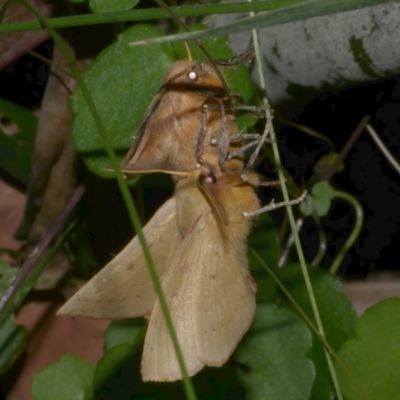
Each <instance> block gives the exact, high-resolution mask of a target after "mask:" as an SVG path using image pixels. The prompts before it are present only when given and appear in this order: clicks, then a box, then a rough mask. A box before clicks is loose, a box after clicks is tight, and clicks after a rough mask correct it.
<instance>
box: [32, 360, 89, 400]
mask: <svg viewBox="0 0 400 400" xmlns="http://www.w3.org/2000/svg"><path fill="white" fill-rule="evenodd" d="M94 371H95V366H94V365H93V364H91V363H88V362H86V361H85V360H84V359H82V358H81V357H79V356H76V355H74V354H64V355H63V356H62V357H61V359H60V361H59V362H57V363H55V364H52V365H49V366H48V367H46V368H44V369H43V370H41V371H40V372H39V373H38V374H36V375H35V376H34V377H33V379H32V387H31V395H32V397H33V399H35V400H54V399H57V400H88V399H92V398H93V376H94Z"/></svg>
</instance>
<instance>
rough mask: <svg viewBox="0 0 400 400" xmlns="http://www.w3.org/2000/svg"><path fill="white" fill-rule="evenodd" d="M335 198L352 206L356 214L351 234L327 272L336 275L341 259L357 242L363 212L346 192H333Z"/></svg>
mask: <svg viewBox="0 0 400 400" xmlns="http://www.w3.org/2000/svg"><path fill="white" fill-rule="evenodd" d="M335 198H337V199H341V200H344V201H347V202H348V203H350V204H351V205H352V206H353V209H354V211H355V214H356V222H355V224H354V228H353V230H352V231H351V234H350V235H349V237H348V238H347V240H346V242H345V244H344V245H343V247H342V248H341V249H340V252H339V253H338V254H337V256H336V257H335V259H334V260H333V262H332V264H331V267H330V268H329V272H330V273H332V274H334V275H336V274H337V272H338V271H339V268H340V265H341V264H342V261H343V258H344V257H345V256H346V254H347V252H348V251H349V249H350V248H351V247H352V246H353V244H354V242H355V241H356V240H357V238H358V235H359V234H360V232H361V228H362V224H363V222H364V211H363V208H362V205H361V204H360V202H359V201H358V200H357V199H356V198H355V197H354V196H352V195H351V194H349V193H346V192H341V191H338V190H336V191H335Z"/></svg>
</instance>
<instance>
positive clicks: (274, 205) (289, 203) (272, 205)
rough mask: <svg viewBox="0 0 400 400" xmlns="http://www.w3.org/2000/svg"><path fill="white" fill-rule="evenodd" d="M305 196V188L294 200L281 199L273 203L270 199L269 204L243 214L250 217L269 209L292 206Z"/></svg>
mask: <svg viewBox="0 0 400 400" xmlns="http://www.w3.org/2000/svg"><path fill="white" fill-rule="evenodd" d="M306 196H307V190H305V191H304V192H303V194H302V195H301V196H300V197H298V198H297V199H294V200H289V201H281V202H280V203H275V202H274V200H272V201H271V203H270V204H268V205H267V206H265V207H262V208H260V209H259V210H256V211H252V212H244V213H243V216H244V217H245V218H252V217H255V216H257V215H260V214H262V213H264V212H269V211H272V210H275V209H277V208H280V207H286V206H293V205H295V204H299V203H301V202H302V201H303V200H304V199H305V198H306Z"/></svg>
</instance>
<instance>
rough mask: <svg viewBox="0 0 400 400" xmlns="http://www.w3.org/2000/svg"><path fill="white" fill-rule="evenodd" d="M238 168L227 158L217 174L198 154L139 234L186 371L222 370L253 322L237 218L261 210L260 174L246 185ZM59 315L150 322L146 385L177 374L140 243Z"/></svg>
mask: <svg viewBox="0 0 400 400" xmlns="http://www.w3.org/2000/svg"><path fill="white" fill-rule="evenodd" d="M242 171H243V162H242V161H240V160H230V161H227V162H226V164H225V168H224V171H221V169H220V167H219V163H218V157H217V156H215V155H210V154H204V165H203V166H202V167H200V168H197V169H195V170H194V171H193V172H190V173H188V174H187V176H186V177H185V178H183V179H181V180H179V181H178V182H177V184H176V190H175V195H174V196H173V197H172V198H171V199H170V200H168V201H167V202H166V203H165V204H164V205H163V206H162V207H161V208H160V209H159V210H158V211H157V212H156V214H155V215H154V216H153V218H152V219H151V220H150V221H149V222H148V223H147V225H146V226H145V227H144V230H143V232H144V234H145V237H146V240H147V242H148V244H149V247H150V251H151V253H152V256H153V260H154V262H155V266H156V268H157V271H158V274H159V276H160V279H161V285H162V288H163V291H164V294H165V297H166V300H167V303H168V307H169V310H170V313H171V317H172V320H173V323H174V327H175V330H176V333H177V336H178V340H179V343H180V346H181V349H182V352H183V356H184V360H185V363H186V366H187V369H188V372H189V375H194V374H195V373H197V372H198V371H199V370H201V369H202V368H203V367H204V366H205V365H209V366H221V365H222V364H224V363H225V362H226V361H227V360H228V358H229V357H230V355H231V354H232V352H233V351H234V349H235V348H236V346H237V344H238V342H239V341H240V339H241V338H242V336H243V335H244V333H245V332H246V331H247V329H248V328H249V326H250V324H251V322H252V319H253V316H254V312H255V307H256V303H255V292H256V286H255V283H254V281H253V279H252V278H251V276H250V273H249V270H248V264H247V256H246V252H247V246H246V240H247V236H248V234H249V232H250V229H251V226H252V220H251V219H248V218H245V217H244V216H243V212H244V211H246V212H251V211H254V210H257V209H258V208H259V201H258V198H257V196H256V194H255V192H254V189H253V185H257V183H258V178H257V176H256V175H255V174H254V173H251V174H250V175H249V177H248V180H247V181H246V182H243V180H242V179H241V177H240V174H241V173H242ZM216 203H217V204H216ZM58 314H59V315H69V316H81V317H92V318H109V319H118V318H133V317H139V316H149V326H148V330H147V334H146V339H145V343H144V349H143V356H142V366H141V372H142V378H143V380H144V381H174V380H177V379H181V378H182V375H181V371H180V368H179V364H178V362H177V359H176V355H175V351H174V347H173V345H172V342H171V339H170V335H169V332H168V330H167V327H166V324H165V320H164V316H163V314H162V311H161V308H160V305H159V302H158V300H157V296H156V293H155V291H154V288H153V284H152V281H151V278H150V275H149V272H148V269H147V265H146V261H145V259H144V257H143V254H142V249H141V246H140V243H139V241H138V239H137V237H135V238H134V239H133V240H132V241H131V242H130V243H129V244H128V245H127V246H126V247H125V248H124V249H123V250H122V251H121V252H120V253H119V254H118V255H117V256H116V257H115V258H114V259H113V260H112V261H111V262H110V263H109V264H107V265H106V266H105V267H104V268H103V269H102V270H101V271H100V272H99V273H98V274H97V275H96V276H95V277H93V278H92V279H91V280H90V281H89V282H88V283H87V284H86V285H85V286H84V287H83V288H82V289H80V290H79V291H78V292H77V293H76V294H75V295H74V296H73V297H72V298H71V299H70V300H69V301H68V302H67V303H66V304H65V305H64V306H63V307H62V308H61V309H60V310H59V312H58Z"/></svg>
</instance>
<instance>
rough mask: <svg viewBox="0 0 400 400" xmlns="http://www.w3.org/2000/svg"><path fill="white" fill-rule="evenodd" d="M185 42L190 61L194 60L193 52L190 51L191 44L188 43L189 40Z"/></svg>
mask: <svg viewBox="0 0 400 400" xmlns="http://www.w3.org/2000/svg"><path fill="white" fill-rule="evenodd" d="M183 44H184V45H185V48H186V52H187V55H188V59H189V61H192V60H193V59H192V53H191V51H190V47H189V45H188V42H183Z"/></svg>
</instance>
